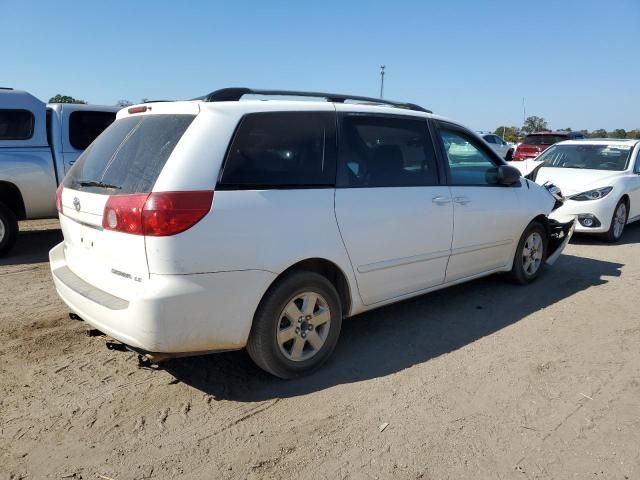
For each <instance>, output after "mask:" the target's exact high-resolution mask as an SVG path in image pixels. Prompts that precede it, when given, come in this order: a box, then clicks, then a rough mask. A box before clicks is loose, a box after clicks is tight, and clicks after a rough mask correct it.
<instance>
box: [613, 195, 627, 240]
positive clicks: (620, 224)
mask: <svg viewBox="0 0 640 480" xmlns="http://www.w3.org/2000/svg"><path fill="white" fill-rule="evenodd" d="M626 223H627V204H626V203H624V202H621V203H620V204H619V205H618V208H617V209H616V213H615V215H614V216H613V236H614V237H615V238H616V239H618V238H620V237H621V236H622V232H623V231H624V226H625V224H626Z"/></svg>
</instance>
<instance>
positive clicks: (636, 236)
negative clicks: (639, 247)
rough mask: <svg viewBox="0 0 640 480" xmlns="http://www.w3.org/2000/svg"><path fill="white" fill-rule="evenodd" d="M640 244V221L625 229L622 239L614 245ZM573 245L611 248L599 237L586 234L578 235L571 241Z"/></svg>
mask: <svg viewBox="0 0 640 480" xmlns="http://www.w3.org/2000/svg"><path fill="white" fill-rule="evenodd" d="M639 242H640V221H639V222H634V223H631V224H629V225H627V226H626V227H625V230H624V233H623V234H622V238H621V239H620V241H619V242H616V243H615V244H614V245H630V244H634V243H639ZM571 243H573V244H575V245H593V246H598V245H602V246H609V245H611V244H610V243H607V242H606V241H604V240H602V239H601V238H599V237H598V236H597V235H588V234H584V233H576V234H575V235H574V236H573V238H572V239H571Z"/></svg>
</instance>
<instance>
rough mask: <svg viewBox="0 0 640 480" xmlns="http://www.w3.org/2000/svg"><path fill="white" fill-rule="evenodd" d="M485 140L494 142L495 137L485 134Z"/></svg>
mask: <svg viewBox="0 0 640 480" xmlns="http://www.w3.org/2000/svg"><path fill="white" fill-rule="evenodd" d="M482 138H484V140H485V142H487V143H496V137H494V136H493V135H485V136H484V137H482Z"/></svg>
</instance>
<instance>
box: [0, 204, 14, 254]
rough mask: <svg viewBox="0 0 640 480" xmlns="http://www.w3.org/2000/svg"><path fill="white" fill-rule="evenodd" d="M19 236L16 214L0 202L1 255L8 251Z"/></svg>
mask: <svg viewBox="0 0 640 480" xmlns="http://www.w3.org/2000/svg"><path fill="white" fill-rule="evenodd" d="M17 238H18V221H17V220H16V216H15V215H14V214H13V212H12V211H11V210H9V209H8V208H7V207H6V206H5V205H4V204H2V203H0V256H2V255H4V254H5V253H7V252H8V251H9V250H10V249H11V247H13V245H14V243H16V239H17Z"/></svg>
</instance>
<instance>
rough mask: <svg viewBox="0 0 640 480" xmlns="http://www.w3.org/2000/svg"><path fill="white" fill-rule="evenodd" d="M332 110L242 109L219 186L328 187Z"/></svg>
mask: <svg viewBox="0 0 640 480" xmlns="http://www.w3.org/2000/svg"><path fill="white" fill-rule="evenodd" d="M335 150H336V139H335V115H334V114H333V113H331V112H266V113H252V114H248V115H245V116H244V117H243V118H242V120H241V122H240V125H239V126H238V130H237V132H236V134H235V136H234V138H233V141H232V143H231V147H230V148H229V153H228V155H227V158H226V161H225V164H224V170H223V173H222V176H221V179H220V182H219V184H218V187H219V188H221V189H223V190H224V189H227V190H231V189H248V188H255V189H271V188H308V187H316V188H319V187H329V186H333V185H334V184H335V170H336V166H335V156H336V153H335Z"/></svg>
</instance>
